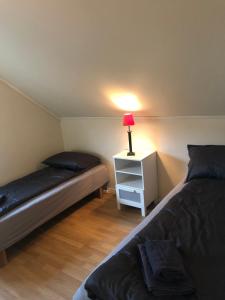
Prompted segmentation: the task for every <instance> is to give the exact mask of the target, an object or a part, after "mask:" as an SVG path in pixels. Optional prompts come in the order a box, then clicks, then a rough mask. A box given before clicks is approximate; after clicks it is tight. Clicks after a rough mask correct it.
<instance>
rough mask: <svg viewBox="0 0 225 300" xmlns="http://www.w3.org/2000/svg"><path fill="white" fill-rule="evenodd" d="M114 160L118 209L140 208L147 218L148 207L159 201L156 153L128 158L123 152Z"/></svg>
mask: <svg viewBox="0 0 225 300" xmlns="http://www.w3.org/2000/svg"><path fill="white" fill-rule="evenodd" d="M113 158H114V168H115V179H116V195H117V205H118V208H119V209H120V206H121V204H124V205H129V206H134V207H138V208H140V209H141V211H142V215H143V216H145V215H146V208H147V206H148V205H149V204H150V203H151V202H153V201H154V200H156V199H157V180H156V153H155V152H153V153H137V154H136V155H135V156H127V155H126V152H125V151H123V152H121V153H119V154H117V155H115V156H114V157H113Z"/></svg>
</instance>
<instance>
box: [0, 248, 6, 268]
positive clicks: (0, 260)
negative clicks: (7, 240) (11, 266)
mask: <svg viewBox="0 0 225 300" xmlns="http://www.w3.org/2000/svg"><path fill="white" fill-rule="evenodd" d="M7 263H8V260H7V254H6V251H5V250H2V251H0V268H1V267H4V266H5V265H7Z"/></svg>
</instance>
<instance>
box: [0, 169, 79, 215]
mask: <svg viewBox="0 0 225 300" xmlns="http://www.w3.org/2000/svg"><path fill="white" fill-rule="evenodd" d="M83 172H84V171H77V172H75V171H70V170H66V169H59V168H52V167H47V168H44V169H42V170H39V171H36V172H34V173H31V174H29V175H27V176H25V177H22V178H20V179H18V180H15V181H13V182H10V183H8V184H6V185H5V186H2V187H0V194H1V195H5V196H6V198H5V199H4V201H1V203H0V216H2V215H4V214H6V213H8V212H9V211H11V210H12V209H14V208H16V207H17V206H19V205H21V204H23V203H24V202H26V201H28V200H29V199H31V198H33V197H36V196H38V195H40V194H42V193H44V192H46V191H48V190H50V189H51V188H53V187H56V186H57V185H59V184H61V183H63V182H65V181H67V180H69V179H70V178H72V177H75V176H78V175H80V174H82V173H83Z"/></svg>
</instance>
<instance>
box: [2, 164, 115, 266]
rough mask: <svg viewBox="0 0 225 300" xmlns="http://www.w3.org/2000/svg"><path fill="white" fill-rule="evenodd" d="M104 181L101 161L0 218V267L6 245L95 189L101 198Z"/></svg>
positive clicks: (105, 177)
mask: <svg viewBox="0 0 225 300" xmlns="http://www.w3.org/2000/svg"><path fill="white" fill-rule="evenodd" d="M108 181H109V178H108V171H107V169H106V167H105V166H104V165H102V164H101V165H99V166H97V167H94V168H93V169H90V170H88V171H87V172H85V173H83V174H81V175H80V176H77V177H75V178H72V179H70V180H68V181H66V182H64V183H62V184H60V185H59V186H57V187H55V188H53V189H51V190H50V191H47V192H45V193H43V194H41V195H40V196H37V197H35V198H33V199H31V200H29V201H28V202H25V203H24V204H22V205H21V206H19V207H18V208H16V209H14V210H12V211H11V212H9V213H8V214H6V215H4V216H2V217H0V267H3V266H5V265H6V264H7V263H8V259H7V253H6V249H7V248H9V247H10V246H11V245H13V244H15V243H16V242H17V241H19V240H21V239H22V238H24V237H25V236H27V235H28V234H29V233H30V232H32V231H33V230H34V229H36V228H37V227H39V226H40V225H42V224H44V223H45V222H47V221H48V220H50V219H51V218H53V217H54V216H56V215H57V214H59V213H61V212H62V211H64V210H65V209H67V208H68V207H70V206H72V205H73V204H75V203H76V202H78V201H80V200H81V199H83V198H85V197H86V196H88V195H89V194H91V193H93V192H95V191H98V197H99V198H102V197H103V187H105V186H106V185H107V183H108ZM62 200H63V201H62ZM18 224H20V226H17V225H18Z"/></svg>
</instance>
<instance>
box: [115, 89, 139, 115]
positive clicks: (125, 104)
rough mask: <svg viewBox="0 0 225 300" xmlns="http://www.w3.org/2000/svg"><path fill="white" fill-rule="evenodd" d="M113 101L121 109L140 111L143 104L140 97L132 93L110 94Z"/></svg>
mask: <svg viewBox="0 0 225 300" xmlns="http://www.w3.org/2000/svg"><path fill="white" fill-rule="evenodd" d="M110 98H111V100H112V102H113V103H114V104H115V105H116V106H117V107H118V108H119V109H121V110H124V111H138V110H140V109H141V104H140V102H139V100H138V97H137V96H136V95H134V94H131V93H112V94H111V95H110Z"/></svg>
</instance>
